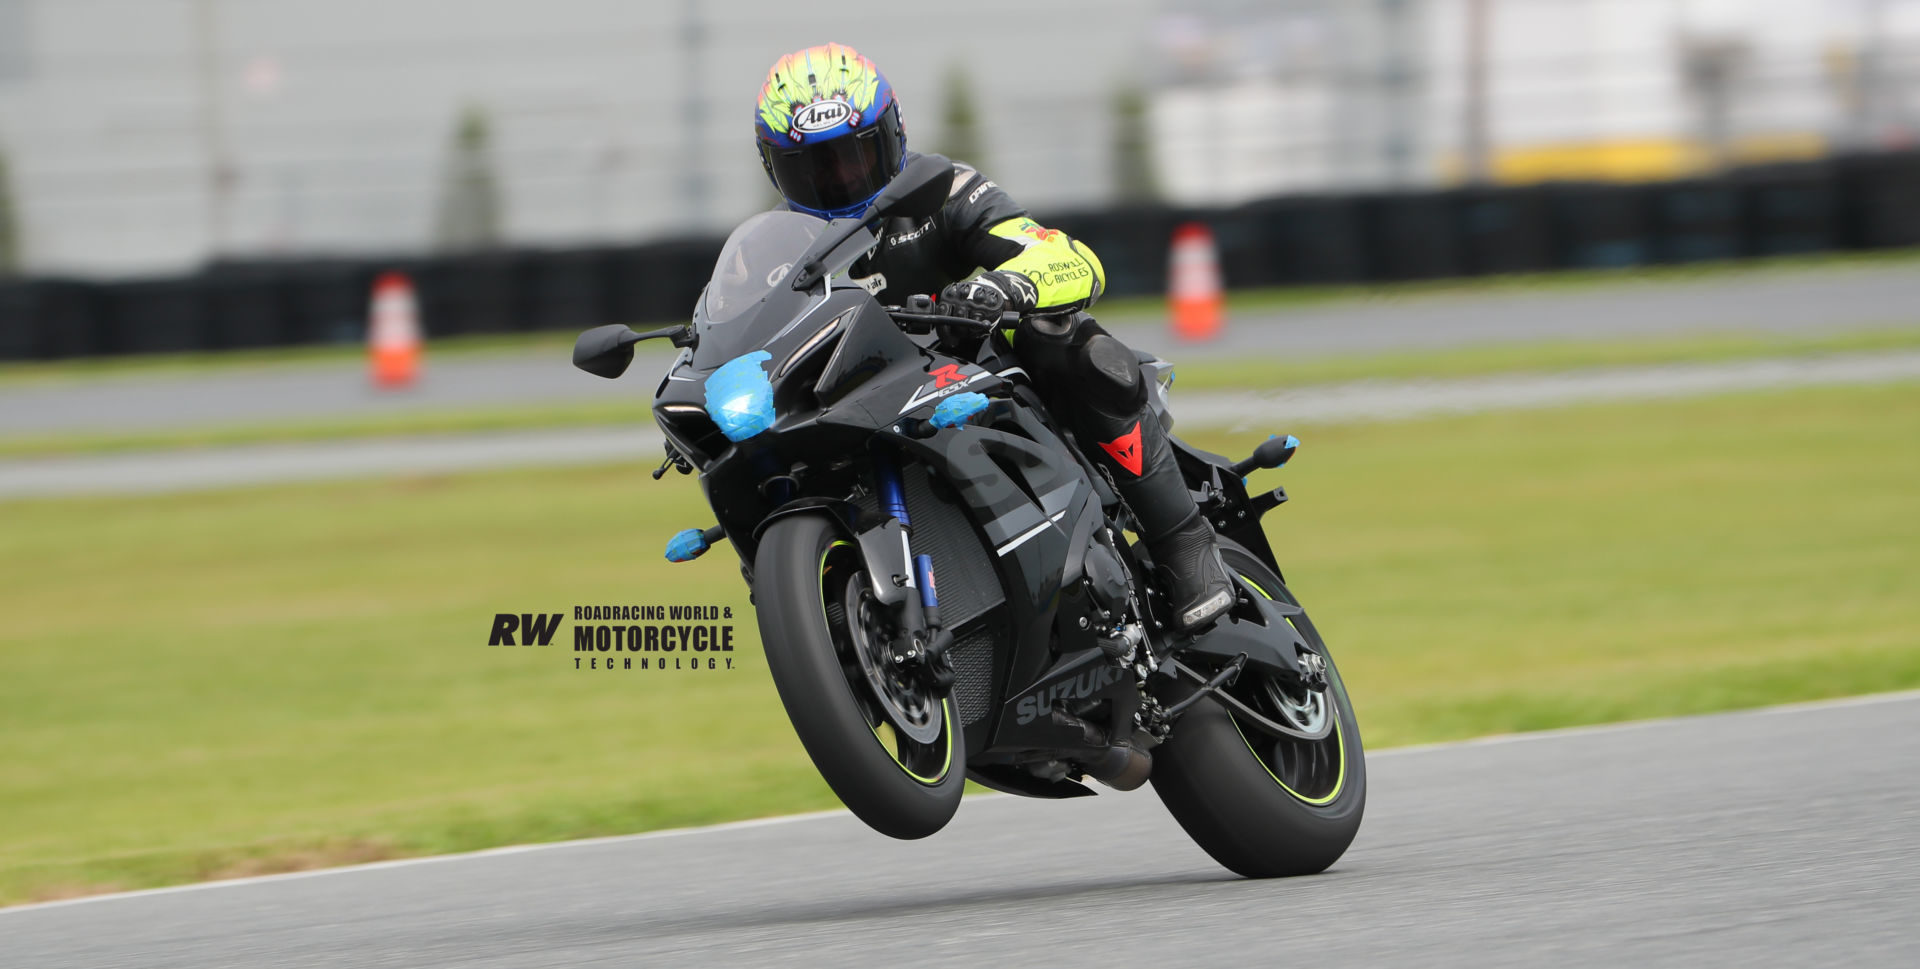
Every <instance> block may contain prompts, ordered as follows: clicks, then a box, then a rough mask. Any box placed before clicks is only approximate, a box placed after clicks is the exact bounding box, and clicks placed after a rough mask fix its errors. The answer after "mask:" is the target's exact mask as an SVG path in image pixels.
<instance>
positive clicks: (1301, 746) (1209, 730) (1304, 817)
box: [1153, 539, 1367, 878]
mask: <svg viewBox="0 0 1920 969" xmlns="http://www.w3.org/2000/svg"><path fill="white" fill-rule="evenodd" d="M1220 554H1221V557H1222V558H1223V559H1225V560H1226V563H1227V569H1228V570H1229V571H1230V572H1232V573H1234V575H1235V576H1236V577H1237V579H1238V580H1239V582H1240V584H1241V586H1242V588H1243V590H1244V591H1245V592H1246V593H1247V594H1248V595H1256V596H1265V597H1267V598H1269V599H1277V600H1281V601H1285V602H1287V603H1290V604H1292V605H1295V606H1298V605H1299V602H1298V601H1297V600H1295V599H1294V598H1293V594H1292V593H1291V592H1289V591H1287V587H1286V585H1285V584H1284V583H1282V582H1281V581H1280V577H1279V576H1278V575H1275V574H1274V573H1273V570H1272V569H1270V568H1268V567H1267V566H1266V565H1265V563H1263V562H1261V561H1260V559H1259V557H1258V556H1255V555H1254V554H1253V553H1252V552H1249V551H1248V550H1247V549H1246V548H1244V547H1242V546H1240V545H1239V544H1237V543H1235V542H1232V541H1228V540H1226V539H1222V540H1221V542H1220ZM1292 621H1293V624H1294V626H1295V628H1297V629H1298V630H1299V631H1300V637H1301V638H1302V639H1303V640H1305V641H1306V643H1307V645H1308V646H1309V647H1310V648H1311V649H1313V650H1314V651H1315V652H1317V653H1318V654H1319V655H1320V657H1321V659H1322V660H1323V661H1324V662H1325V666H1326V674H1327V681H1328V682H1327V686H1326V689H1324V690H1322V691H1319V692H1317V693H1316V692H1313V691H1309V690H1307V689H1305V688H1304V687H1300V686H1297V685H1294V684H1285V683H1280V682H1275V681H1274V680H1273V679H1271V678H1269V677H1267V676H1265V675H1263V674H1261V673H1259V672H1258V671H1256V670H1254V669H1252V668H1248V669H1247V670H1245V671H1243V672H1242V673H1241V675H1240V677H1239V678H1238V679H1237V680H1236V681H1235V682H1234V683H1233V684H1232V685H1230V686H1228V687H1226V688H1225V692H1228V693H1230V694H1231V695H1232V696H1233V697H1234V698H1235V699H1237V700H1239V701H1241V702H1242V703H1245V704H1246V705H1247V706H1249V707H1251V708H1252V709H1254V710H1255V712H1257V713H1259V714H1260V715H1261V716H1262V717H1265V718H1267V719H1269V720H1273V721H1277V722H1281V723H1287V724H1291V725H1293V726H1295V727H1298V728H1300V729H1301V733H1302V734H1306V735H1316V734H1317V735H1320V736H1319V737H1318V739H1314V740H1306V739H1300V738H1297V737H1286V738H1284V739H1276V738H1275V737H1274V736H1272V735H1270V734H1267V733H1263V732H1261V731H1260V730H1258V729H1257V728H1255V727H1253V726H1250V725H1246V724H1242V723H1240V722H1239V719H1238V718H1237V717H1236V715H1235V714H1233V713H1232V712H1230V711H1229V709H1228V707H1227V706H1226V705H1224V704H1222V703H1220V702H1217V701H1215V700H1214V699H1212V698H1208V699H1205V700H1202V701H1200V702H1199V703H1197V704H1195V705H1194V706H1193V707H1192V708H1191V709H1189V710H1188V711H1187V712H1186V714H1185V715H1183V716H1182V717H1181V719H1180V722H1179V723H1177V724H1175V725H1174V728H1173V734H1172V735H1171V736H1170V737H1169V738H1168V739H1167V742H1166V743H1165V744H1164V745H1162V746H1161V747H1160V748H1159V749H1158V750H1156V751H1155V752H1154V767H1153V789H1154V791H1155V792H1156V793H1158V794H1159V795H1160V800H1161V801H1162V802H1163V803H1165V804H1166V806H1167V810H1168V811H1169V812H1170V813H1171V814H1172V815H1173V817H1174V819H1175V820H1177V821H1179V822H1180V826H1181V827H1182V828H1185V829H1186V832H1187V834H1188V836H1189V837H1191V838H1193V840H1194V842H1195V843H1196V844H1198V845H1199V846H1200V847H1201V848H1202V849H1203V850H1205V851H1206V853H1207V854H1209V855H1212V856H1213V859H1214V860H1215V861H1218V862H1219V863H1220V864H1222V865H1224V866H1226V867H1227V868H1229V869H1231V870H1232V871H1234V872H1237V873H1239V874H1241V875H1245V876H1247V877H1249V878H1273V877H1278V876H1283V875H1311V874H1314V873H1316V872H1320V871H1324V870H1326V868H1327V866H1329V865H1331V864H1333V863H1334V861H1336V860H1338V859H1339V857H1340V856H1341V855H1342V854H1344V853H1345V852H1346V850H1347V846H1348V845H1350V844H1352V843H1353V838H1354V835H1355V834H1357V833H1358V832H1359V830H1360V816H1361V814H1362V812H1363V811H1364V809H1365V807H1366V801H1367V767H1366V760H1365V758H1364V755H1363V753H1362V751H1361V748H1360V725H1359V723H1358V722H1357V721H1356V720H1355V719H1354V715H1353V704H1352V702H1351V701H1350V700H1349V699H1348V697H1347V687H1346V683H1345V682H1344V681H1343V680H1342V679H1341V678H1340V671H1339V669H1338V668H1336V667H1335V666H1334V663H1333V655H1332V654H1331V653H1329V652H1328V651H1327V645H1326V643H1325V642H1324V641H1322V640H1321V638H1320V634H1319V632H1318V631H1317V630H1315V629H1314V628H1313V623H1312V622H1311V621H1309V620H1308V619H1307V617H1306V614H1305V613H1300V614H1299V615H1296V616H1294V617H1293V620H1292ZM1202 672H1204V673H1208V674H1209V675H1210V674H1211V673H1212V670H1202ZM1194 689H1195V686H1194V684H1193V683H1191V682H1189V681H1188V680H1187V679H1185V678H1182V679H1180V680H1178V681H1176V682H1175V683H1174V684H1173V685H1171V686H1169V687H1168V688H1167V689H1166V690H1165V692H1164V694H1163V695H1162V697H1161V699H1162V700H1163V701H1165V702H1167V703H1169V704H1171V703H1173V702H1176V701H1178V700H1182V699H1185V698H1186V697H1188V696H1189V695H1191V694H1192V693H1193V691H1194ZM1328 728H1330V729H1328Z"/></svg>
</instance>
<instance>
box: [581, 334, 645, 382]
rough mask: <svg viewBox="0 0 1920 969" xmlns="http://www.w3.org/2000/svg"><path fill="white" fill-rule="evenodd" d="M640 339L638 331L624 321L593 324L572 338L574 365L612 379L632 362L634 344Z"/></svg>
mask: <svg viewBox="0 0 1920 969" xmlns="http://www.w3.org/2000/svg"><path fill="white" fill-rule="evenodd" d="M639 342H640V334H638V333H635V332H633V330H632V329H631V328H629V327H627V326H625V325H623V324H620V323H608V324H607V325H606V326H596V327H594V328H593V329H591V330H588V331H586V332H585V333H582V334H580V338H579V339H578V340H575V341H573V365H574V366H576V367H579V368H580V369H582V370H585V371H586V372H588V373H590V374H593V375H594V376H596V377H605V378H607V379H608V380H612V379H613V378H615V377H618V376H620V375H621V374H623V373H626V372H627V368H628V367H630V366H632V365H633V345H634V344H636V343H639Z"/></svg>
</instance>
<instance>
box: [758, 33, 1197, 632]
mask: <svg viewBox="0 0 1920 969" xmlns="http://www.w3.org/2000/svg"><path fill="white" fill-rule="evenodd" d="M754 130H755V132H756V134H757V135H758V138H757V141H758V143H759V146H760V160H761V162H762V163H763V164H764V165H765V166H766V169H767V175H768V177H770V178H772V179H773V184H774V187H775V188H777V189H779V191H780V194H781V195H782V196H783V197H784V198H785V199H786V204H787V207H788V208H790V209H792V210H793V211H796V212H804V213H806V214H808V215H812V216H817V217H819V218H822V219H839V218H850V217H854V216H858V215H860V214H862V213H864V212H865V211H866V210H867V207H868V206H869V205H870V204H871V203H872V201H873V199H874V196H876V195H878V194H879V193H880V190H881V189H882V188H884V187H885V186H886V184H887V182H888V181H890V180H891V179H892V178H893V177H894V176H895V175H897V174H899V172H900V170H901V169H902V168H903V167H905V165H906V163H907V162H908V161H909V160H911V159H913V158H914V157H916V155H915V153H913V152H909V151H908V150H907V142H906V135H905V133H904V131H903V130H902V128H901V125H900V105H899V102H897V101H896V100H895V99H894V95H893V87H892V86H891V85H889V84H888V83H887V80H886V78H885V77H882V76H881V74H880V71H879V70H878V69H877V68H875V67H874V66H873V62H872V61H871V60H868V59H867V58H865V57H862V56H861V55H860V54H858V53H857V52H855V51H854V50H853V49H852V48H850V47H846V46H844V45H841V44H825V45H822V46H819V47H810V48H807V49H806V50H802V51H798V52H795V53H792V54H788V55H787V56H785V57H782V58H780V59H779V60H778V61H776V62H774V65H773V70H772V71H770V72H768V74H767V82H766V85H765V86H764V87H762V88H761V89H760V103H759V106H758V111H757V112H756V117H755V118H754ZM879 228H880V232H881V234H882V240H881V243H880V245H879V246H878V247H877V248H876V249H874V250H873V252H872V253H870V254H869V255H867V256H866V257H864V258H863V259H862V260H861V261H860V262H856V263H855V264H854V265H853V267H852V270H851V272H850V275H852V276H853V277H855V278H854V282H856V283H858V284H860V285H862V286H864V287H865V288H866V289H867V290H868V291H869V292H871V293H873V294H875V295H876V296H877V297H879V299H880V300H881V301H882V302H884V303H890V304H897V303H902V302H905V300H906V297H907V296H909V295H913V294H916V293H931V292H934V291H936V290H938V291H939V292H940V296H939V304H940V306H941V308H942V309H943V311H945V312H948V313H951V314H954V315H965V316H972V317H975V318H978V319H982V320H995V319H999V316H1000V314H1001V313H1002V312H1004V311H1008V310H1011V311H1015V312H1018V313H1020V314H1021V322H1020V324H1019V327H1018V328H1017V330H1015V331H1014V333H1013V337H1014V339H1013V347H1014V352H1015V354H1016V355H1017V356H1018V357H1019V359H1020V363H1021V365H1022V366H1023V367H1025V368H1026V370H1027V372H1028V373H1030V374H1032V375H1033V378H1034V383H1035V386H1037V387H1039V388H1040V389H1041V393H1042V394H1043V395H1044V396H1045V397H1046V398H1047V403H1048V406H1049V407H1050V408H1052V409H1053V410H1054V412H1055V413H1058V414H1061V415H1062V416H1063V417H1065V418H1066V419H1067V420H1068V421H1069V423H1070V426H1071V427H1072V428H1073V431H1074V433H1075V435H1076V436H1077V437H1078V438H1079V440H1080V441H1081V442H1083V446H1084V444H1085V442H1094V443H1097V444H1098V445H1099V447H1098V449H1097V453H1089V454H1088V457H1089V459H1091V460H1092V461H1094V462H1095V463H1096V464H1098V465H1100V466H1101V467H1103V468H1105V469H1106V471H1107V472H1108V474H1109V475H1111V477H1112V478H1113V480H1114V482H1115V484H1116V485H1118V487H1119V489H1120V493H1121V495H1122V497H1124V498H1125V499H1126V501H1127V505H1128V506H1129V507H1130V508H1132V510H1133V514H1134V517H1135V518H1137V519H1138V520H1139V525H1140V529H1141V537H1142V538H1144V539H1145V540H1146V542H1147V547H1148V548H1149V549H1150V550H1152V552H1153V558H1154V561H1155V562H1157V563H1159V566H1160V570H1161V579H1162V581H1163V582H1164V583H1165V584H1166V586H1167V588H1168V590H1169V592H1168V601H1169V602H1170V603H1171V605H1172V606H1173V614H1174V617H1175V622H1176V623H1177V624H1178V625H1179V626H1180V627H1181V628H1183V629H1188V630H1193V629H1199V628H1201V627H1204V626H1205V625H1207V624H1208V623H1210V622H1212V621H1213V620H1215V619H1217V618H1219V617H1220V616H1221V615H1222V614H1224V613H1225V612H1226V610H1227V608H1228V607H1229V606H1230V605H1232V603H1233V593H1232V588H1233V586H1232V583H1231V581H1230V580H1229V579H1228V578H1227V572H1226V567H1225V565H1224V564H1222V562H1221V560H1220V553H1219V550H1218V548H1217V547H1216V546H1215V544H1214V535H1213V528H1212V526H1211V525H1209V524H1208V523H1207V519H1206V517H1205V516H1203V515H1201V514H1200V509H1199V508H1198V507H1196V506H1195V504H1194V501H1193V496H1192V495H1191V494H1190V493H1188V491H1187V486H1186V482H1185V480H1184V479H1182V477H1181V475H1180V469H1179V468H1178V467H1177V466H1176V465H1175V463H1174V456H1173V448H1172V446H1171V445H1170V444H1169V443H1168V442H1167V437H1166V433H1165V431H1164V430H1162V429H1161V427H1160V424H1159V422H1157V421H1155V420H1153V419H1152V418H1151V417H1150V416H1148V413H1147V386H1146V380H1145V378H1144V377H1143V376H1142V374H1141V372H1140V365H1139V362H1138V360H1137V359H1136V358H1135V356H1134V354H1133V351H1131V350H1129V349H1128V348H1127V347H1126V346H1125V345H1124V344H1122V343H1121V342H1120V341H1119V340H1117V339H1114V338H1113V336H1112V335H1110V334H1108V333H1107V332H1106V331H1105V330H1103V329H1101V328H1100V325H1099V324H1098V323H1096V322H1094V320H1093V317H1091V316H1088V315H1087V314H1086V312H1085V310H1086V308H1087V307H1089V306H1092V305H1093V302H1094V301H1095V300H1096V299H1099V298H1100V292H1101V290H1102V289H1103V288H1104V284H1105V279H1104V271H1103V270H1102V269H1101V267H1100V260H1099V259H1098V258H1096V257H1095V256H1094V254H1093V251H1092V250H1090V249H1088V248H1087V247H1086V245H1085V244H1083V243H1080V242H1078V241H1075V240H1073V239H1070V238H1068V237H1067V235H1066V233H1063V232H1061V231H1059V230H1057V229H1047V228H1043V227H1042V226H1040V225H1039V224H1038V223H1035V222H1034V221H1033V220H1032V219H1030V218H1028V217H1027V212H1026V210H1025V209H1023V208H1021V207H1020V205H1019V204H1017V203H1015V202H1014V201H1013V199H1012V198H1011V197H1009V196H1008V195H1007V193H1006V192H1005V191H1003V190H1002V189H1001V188H1000V187H999V186H997V185H995V184H994V183H993V182H991V181H989V180H988V179H987V178H986V176H984V175H981V174H980V173H979V172H978V171H975V170H974V169H973V168H972V167H971V166H969V165H966V164H964V163H962V162H958V161H956V162H954V165H953V188H952V190H951V191H950V192H949V193H948V195H947V202H946V205H945V206H944V207H943V208H942V209H941V211H940V213H939V214H938V215H935V216H932V217H931V218H926V219H916V218H889V219H886V220H885V221H884V222H883V223H882V224H881V225H880V227H879ZM980 269H983V270H984V271H982V272H979V273H978V274H977V275H975V274H974V273H975V270H980ZM1094 450H1095V449H1092V448H1088V451H1089V452H1093V451H1094Z"/></svg>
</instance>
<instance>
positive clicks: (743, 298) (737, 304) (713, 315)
mask: <svg viewBox="0 0 1920 969" xmlns="http://www.w3.org/2000/svg"><path fill="white" fill-rule="evenodd" d="M826 230H827V224H826V223H825V222H822V221H820V220H819V219H816V218H814V217H812V216H810V215H801V214H800V213H798V212H762V213H760V214H758V215H755V216H754V217H752V218H750V219H748V220H747V221H745V222H742V223H740V227H739V228H737V229H734V230H733V235H730V236H728V237H727V244H726V245H725V246H724V247H722V248H721V250H720V259H719V261H718V262H716V263H714V266H713V279H712V281H710V282H708V283H707V295H706V298H705V299H704V300H703V301H702V303H701V305H702V308H703V310H704V311H705V312H704V313H703V314H702V315H704V316H705V318H706V322H708V323H710V324H722V323H730V322H732V321H734V320H737V319H739V318H740V317H741V316H742V315H743V314H745V313H746V312H747V310H749V309H752V308H753V307H754V306H755V305H757V304H758V303H759V302H760V300H761V298H762V297H764V296H766V295H767V294H768V293H769V292H772V291H773V289H774V287H776V286H778V285H780V284H781V283H783V282H786V281H787V278H788V277H789V276H790V275H791V274H792V273H793V271H794V267H795V263H797V262H798V261H799V259H800V257H801V256H802V255H803V254H805V253H806V251H807V247H808V246H810V245H812V244H813V240H814V239H816V238H819V236H820V233H822V232H825V231H826Z"/></svg>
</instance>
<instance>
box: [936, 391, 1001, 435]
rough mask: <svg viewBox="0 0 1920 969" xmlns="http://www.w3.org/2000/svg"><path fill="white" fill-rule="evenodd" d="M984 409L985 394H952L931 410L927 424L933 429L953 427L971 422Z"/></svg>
mask: <svg viewBox="0 0 1920 969" xmlns="http://www.w3.org/2000/svg"><path fill="white" fill-rule="evenodd" d="M986 409H987V395H986V394H976V393H974V392H972V391H968V392H966V393H964V394H954V395H953V396H952V397H949V398H947V399H946V400H943V401H941V402H940V406H938V407H935V408H934V409H933V418H932V419H931V420H929V421H928V422H927V423H929V424H932V425H933V426H935V427H954V426H957V425H960V424H965V423H966V422H968V421H970V420H973V419H974V418H975V417H976V416H978V415H979V414H980V412H981V411H983V410H986Z"/></svg>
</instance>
